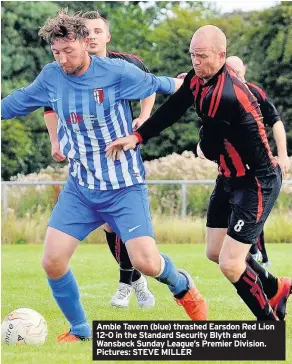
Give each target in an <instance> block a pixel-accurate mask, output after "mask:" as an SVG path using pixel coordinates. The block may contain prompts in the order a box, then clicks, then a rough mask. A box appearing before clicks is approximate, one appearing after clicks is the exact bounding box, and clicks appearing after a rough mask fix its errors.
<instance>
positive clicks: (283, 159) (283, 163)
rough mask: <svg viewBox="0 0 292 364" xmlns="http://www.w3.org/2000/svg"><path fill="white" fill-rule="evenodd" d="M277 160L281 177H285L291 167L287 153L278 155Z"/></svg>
mask: <svg viewBox="0 0 292 364" xmlns="http://www.w3.org/2000/svg"><path fill="white" fill-rule="evenodd" d="M278 162H279V165H280V167H281V170H282V174H283V177H285V176H286V174H287V173H288V172H289V169H290V167H291V162H290V159H289V157H288V156H287V155H283V156H278Z"/></svg>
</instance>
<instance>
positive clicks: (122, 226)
mask: <svg viewBox="0 0 292 364" xmlns="http://www.w3.org/2000/svg"><path fill="white" fill-rule="evenodd" d="M105 222H106V223H108V224H109V225H110V227H111V228H112V229H113V231H114V232H115V233H116V234H117V235H118V236H119V237H120V238H121V239H122V241H123V242H126V241H127V240H129V239H133V238H137V237H140V236H151V237H153V236H154V232H153V226H152V221H151V215H150V207H149V199H148V190H147V186H146V185H145V184H137V185H133V186H129V187H124V188H121V189H118V190H110V191H99V190H91V189H88V188H87V187H83V186H81V185H79V184H78V182H77V181H76V180H75V179H74V178H73V177H72V176H69V177H68V180H67V183H66V184H65V187H64V189H63V190H62V191H61V192H60V194H59V198H58V202H57V204H56V206H55V207H54V210H53V212H52V215H51V217H50V220H49V223H48V226H50V227H52V228H54V229H57V230H60V231H62V232H64V233H66V234H68V235H71V236H73V237H74V238H76V239H78V240H83V239H84V238H86V236H87V235H88V234H89V233H90V232H91V231H93V230H95V229H96V228H98V227H99V226H101V225H103V224H104V223H105Z"/></svg>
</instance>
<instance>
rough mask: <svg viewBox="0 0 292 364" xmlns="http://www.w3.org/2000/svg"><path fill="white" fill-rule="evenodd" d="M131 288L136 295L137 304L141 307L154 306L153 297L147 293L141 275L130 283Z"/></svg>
mask: <svg viewBox="0 0 292 364" xmlns="http://www.w3.org/2000/svg"><path fill="white" fill-rule="evenodd" d="M132 287H133V289H134V292H135V294H136V297H137V300H138V303H139V305H140V306H141V307H154V306H155V297H154V296H153V294H152V293H151V292H150V291H149V289H148V285H147V279H146V278H145V277H144V276H143V275H141V277H140V278H139V279H138V280H137V281H135V282H133V283H132Z"/></svg>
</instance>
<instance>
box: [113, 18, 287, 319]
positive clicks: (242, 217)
mask: <svg viewBox="0 0 292 364" xmlns="http://www.w3.org/2000/svg"><path fill="white" fill-rule="evenodd" d="M190 54H191V59H192V63H193V69H192V70H191V71H190V72H189V73H188V74H187V76H186V77H185V79H184V83H183V85H182V87H181V88H180V89H179V90H178V91H177V92H176V93H175V94H174V95H172V96H170V97H169V99H168V100H167V101H166V102H165V103H164V104H163V105H162V106H161V107H160V108H159V109H158V110H157V111H156V112H155V113H154V114H153V115H152V116H151V117H150V118H149V119H148V120H147V121H146V122H145V123H144V124H143V125H142V126H141V127H140V128H139V129H138V130H137V131H136V132H134V133H133V135H130V136H127V137H125V138H120V139H117V140H116V141H114V142H112V143H111V144H110V145H108V146H107V148H106V151H107V155H108V156H109V157H111V158H113V159H116V157H117V156H118V154H119V150H120V149H121V148H123V150H129V149H132V148H134V147H135V146H136V145H137V144H138V143H142V142H147V140H149V139H150V138H151V137H154V136H156V135H158V134H159V133H160V132H161V131H162V130H164V129H165V128H167V127H168V126H170V125H172V124H173V123H175V122H176V121H177V120H178V119H179V118H180V117H181V116H182V115H183V114H184V113H185V112H186V110H187V109H188V108H189V107H191V106H193V105H195V108H196V112H197V114H198V115H199V117H200V118H201V119H202V121H203V127H202V129H201V132H200V134H201V142H200V147H201V149H202V151H203V153H204V155H205V156H206V157H207V158H208V159H210V160H213V161H215V162H217V164H218V169H219V176H218V178H217V182H216V186H215V189H214V191H213V193H212V196H211V198H210V204H209V208H208V214H207V256H208V258H209V259H210V260H212V261H214V262H217V263H219V267H220V269H221V271H222V273H223V274H224V275H225V277H226V278H227V279H228V280H229V281H230V282H231V283H232V284H233V285H234V287H235V288H236V290H237V293H238V295H239V296H240V297H241V298H242V300H243V301H244V302H245V303H246V305H247V306H248V307H249V309H250V310H251V311H252V312H253V314H254V315H255V316H256V318H257V319H258V320H278V319H284V317H285V314H286V302H287V299H288V297H289V295H290V293H291V285H292V280H291V279H290V278H276V277H274V276H273V275H271V274H270V273H268V272H267V271H266V270H265V269H264V268H263V267H261V266H260V265H259V264H258V263H256V262H255V261H254V260H253V259H252V257H251V255H250V253H249V250H250V247H251V246H252V245H253V244H256V242H257V239H258V236H259V234H260V233H261V231H262V229H263V225H264V223H265V221H266V219H267V217H268V215H269V213H270V211H271V209H272V207H273V205H274V203H275V201H276V199H277V197H278V195H279V192H280V188H281V182H282V176H281V170H280V167H279V165H278V162H277V161H276V159H275V158H274V157H273V155H272V153H271V150H270V147H269V144H268V141H267V137H266V133H265V129H264V125H263V122H262V114H261V111H260V108H259V106H258V102H257V100H256V98H255V97H254V96H253V94H252V93H251V91H250V90H249V89H248V87H247V86H246V84H245V83H244V82H242V81H241V80H240V79H239V78H238V77H237V75H236V74H235V72H234V71H233V70H232V69H231V68H229V67H228V66H226V64H225V60H226V37H225V35H224V33H223V32H222V31H221V30H220V29H219V28H217V27H215V26H213V25H206V26H203V27H201V28H199V29H198V30H197V31H196V33H195V34H194V36H193V38H192V41H191V44H190Z"/></svg>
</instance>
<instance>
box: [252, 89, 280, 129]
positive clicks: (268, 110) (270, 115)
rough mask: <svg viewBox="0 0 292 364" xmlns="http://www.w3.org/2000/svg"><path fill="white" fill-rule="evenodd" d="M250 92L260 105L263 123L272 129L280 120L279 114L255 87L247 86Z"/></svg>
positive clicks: (261, 91)
mask: <svg viewBox="0 0 292 364" xmlns="http://www.w3.org/2000/svg"><path fill="white" fill-rule="evenodd" d="M248 87H249V88H250V90H251V92H252V93H253V94H254V95H255V97H256V98H257V100H258V103H259V105H260V109H261V112H262V115H263V118H264V119H263V121H264V124H265V125H266V126H270V127H273V125H274V124H276V122H277V121H279V120H281V117H280V114H279V113H278V110H277V109H276V107H275V105H274V104H273V103H272V101H271V100H269V98H268V96H267V94H266V93H265V92H264V91H263V90H262V89H261V88H260V87H259V86H257V85H254V84H248Z"/></svg>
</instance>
